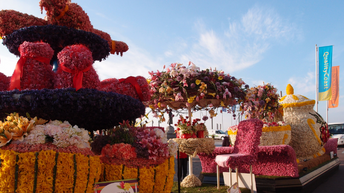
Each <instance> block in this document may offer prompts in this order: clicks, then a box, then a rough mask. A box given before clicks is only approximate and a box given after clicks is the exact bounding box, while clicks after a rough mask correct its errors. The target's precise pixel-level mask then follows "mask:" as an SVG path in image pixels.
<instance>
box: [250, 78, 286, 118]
mask: <svg viewBox="0 0 344 193" xmlns="http://www.w3.org/2000/svg"><path fill="white" fill-rule="evenodd" d="M278 97H279V95H278V94H277V89H276V88H274V86H272V85H271V84H270V83H268V84H264V85H259V86H257V87H251V88H250V89H249V90H248V92H247V98H248V100H249V102H247V103H245V107H244V110H245V114H246V116H247V118H258V119H261V120H263V119H265V120H266V121H267V122H271V121H272V120H273V118H274V117H275V115H276V114H277V113H278V107H279V105H278Z"/></svg>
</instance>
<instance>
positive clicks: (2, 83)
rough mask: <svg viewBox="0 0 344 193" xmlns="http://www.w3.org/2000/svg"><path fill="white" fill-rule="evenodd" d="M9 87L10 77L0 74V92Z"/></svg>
mask: <svg viewBox="0 0 344 193" xmlns="http://www.w3.org/2000/svg"><path fill="white" fill-rule="evenodd" d="M9 85H10V77H7V76H6V75H5V74H3V73H1V72H0V91H6V90H7V89H8V86H9Z"/></svg>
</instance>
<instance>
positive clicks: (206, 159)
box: [197, 147, 234, 173]
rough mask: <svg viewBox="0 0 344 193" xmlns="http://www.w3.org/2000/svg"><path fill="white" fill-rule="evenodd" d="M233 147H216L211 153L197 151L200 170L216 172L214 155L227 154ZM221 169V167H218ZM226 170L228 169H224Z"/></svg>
mask: <svg viewBox="0 0 344 193" xmlns="http://www.w3.org/2000/svg"><path fill="white" fill-rule="evenodd" d="M233 149H234V148H233V147H216V148H215V149H214V151H213V153H211V154H206V153H198V154H197V155H198V157H199V159H200V161H201V165H202V172H204V173H216V162H215V157H216V156H217V155H221V154H228V153H232V152H233ZM220 169H221V167H220ZM222 170H224V169H222ZM226 171H228V169H227V170H226ZM222 172H223V171H222Z"/></svg>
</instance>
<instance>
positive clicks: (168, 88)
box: [166, 86, 173, 94]
mask: <svg viewBox="0 0 344 193" xmlns="http://www.w3.org/2000/svg"><path fill="white" fill-rule="evenodd" d="M172 91H173V89H172V88H171V87H169V86H168V87H167V88H166V92H167V93H168V94H170V93H171V92H172Z"/></svg>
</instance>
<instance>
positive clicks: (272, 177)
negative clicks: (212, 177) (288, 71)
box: [198, 85, 339, 192]
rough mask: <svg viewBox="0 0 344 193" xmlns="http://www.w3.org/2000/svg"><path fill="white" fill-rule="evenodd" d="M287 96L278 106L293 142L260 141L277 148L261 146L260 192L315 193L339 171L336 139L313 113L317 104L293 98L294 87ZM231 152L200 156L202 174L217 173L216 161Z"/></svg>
mask: <svg viewBox="0 0 344 193" xmlns="http://www.w3.org/2000/svg"><path fill="white" fill-rule="evenodd" d="M286 93H287V95H285V96H283V97H281V98H280V99H279V106H281V107H282V110H283V111H282V112H283V114H282V115H283V117H282V118H283V122H284V123H285V124H287V125H289V127H290V128H291V138H290V142H289V145H285V144H283V143H282V142H283V141H282V140H279V141H275V138H276V136H270V137H271V138H270V139H267V140H266V142H264V141H262V138H261V139H260V140H261V142H263V143H272V142H273V141H275V142H276V143H277V144H273V145H269V144H263V145H260V146H258V158H257V161H256V163H255V164H253V165H252V170H253V173H254V174H255V175H256V186H257V190H258V191H262V192H285V191H287V192H288V191H290V192H303V191H306V192H307V191H312V190H314V189H315V187H316V185H317V182H318V181H319V180H321V179H323V178H324V177H326V176H328V175H330V174H332V173H333V172H335V171H336V170H337V169H338V167H339V160H338V158H337V157H336V156H334V157H331V155H330V154H333V155H336V154H337V139H329V135H328V129H327V124H326V122H325V121H324V120H323V119H322V118H321V116H320V115H319V114H318V113H316V112H315V111H314V110H313V106H314V103H315V101H314V100H310V99H308V98H306V97H304V96H302V95H298V94H294V91H293V88H292V86H291V85H288V86H287V89H286ZM235 129H236V128H235V127H232V128H231V130H230V132H232V133H233V134H234V132H233V130H235ZM262 130H264V128H263V129H262ZM262 137H263V135H262ZM280 139H282V137H281V138H280ZM294 140H295V141H294ZM232 152H233V147H217V148H215V150H214V151H213V152H212V153H211V154H210V155H209V154H205V153H199V154H198V156H199V157H200V160H201V164H202V173H205V174H207V173H216V163H215V161H214V160H215V157H216V156H217V155H221V154H230V153H232ZM331 152H332V153H331ZM314 168H315V169H314ZM238 169H239V172H240V173H249V171H250V169H249V165H247V164H246V165H245V164H243V165H241V166H240V167H239V168H238ZM227 171H228V167H227V168H225V167H220V172H227Z"/></svg>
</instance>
